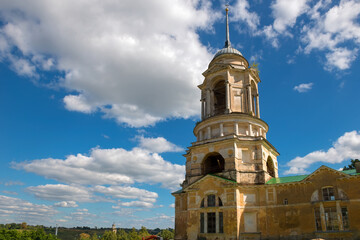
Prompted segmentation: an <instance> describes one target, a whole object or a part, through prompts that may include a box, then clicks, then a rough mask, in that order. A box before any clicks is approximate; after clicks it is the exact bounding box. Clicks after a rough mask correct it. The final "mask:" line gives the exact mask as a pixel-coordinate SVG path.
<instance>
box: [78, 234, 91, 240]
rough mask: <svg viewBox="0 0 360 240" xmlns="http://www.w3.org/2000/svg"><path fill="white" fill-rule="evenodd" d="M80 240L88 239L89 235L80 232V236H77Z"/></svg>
mask: <svg viewBox="0 0 360 240" xmlns="http://www.w3.org/2000/svg"><path fill="white" fill-rule="evenodd" d="M79 239H80V240H88V239H89V240H90V235H89V234H87V233H80V237H79Z"/></svg>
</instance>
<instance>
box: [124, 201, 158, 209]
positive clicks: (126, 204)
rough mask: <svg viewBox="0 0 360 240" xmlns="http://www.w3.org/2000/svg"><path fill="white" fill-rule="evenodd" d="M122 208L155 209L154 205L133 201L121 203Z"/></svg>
mask: <svg viewBox="0 0 360 240" xmlns="http://www.w3.org/2000/svg"><path fill="white" fill-rule="evenodd" d="M119 205H120V206H123V207H139V208H152V207H154V204H153V203H149V202H144V201H131V202H121V203H119Z"/></svg>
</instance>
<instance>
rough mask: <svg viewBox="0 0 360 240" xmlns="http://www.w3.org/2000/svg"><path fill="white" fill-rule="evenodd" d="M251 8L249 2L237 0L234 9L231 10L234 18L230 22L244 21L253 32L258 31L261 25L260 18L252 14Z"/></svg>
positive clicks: (254, 13)
mask: <svg viewBox="0 0 360 240" xmlns="http://www.w3.org/2000/svg"><path fill="white" fill-rule="evenodd" d="M249 8H250V5H249V2H248V1H247V0H237V2H236V3H235V6H234V7H233V9H232V8H231V9H230V11H231V13H232V14H233V17H232V18H231V19H230V20H232V21H239V20H240V21H243V22H245V23H246V24H247V25H248V26H249V28H250V29H251V30H252V31H256V30H257V28H258V26H259V24H260V17H259V16H258V15H257V14H256V12H250V11H249Z"/></svg>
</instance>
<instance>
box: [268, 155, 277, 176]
mask: <svg viewBox="0 0 360 240" xmlns="http://www.w3.org/2000/svg"><path fill="white" fill-rule="evenodd" d="M266 169H267V172H268V173H269V175H270V176H272V177H275V167H274V161H273V160H272V158H271V157H270V156H269V157H268V159H267V161H266Z"/></svg>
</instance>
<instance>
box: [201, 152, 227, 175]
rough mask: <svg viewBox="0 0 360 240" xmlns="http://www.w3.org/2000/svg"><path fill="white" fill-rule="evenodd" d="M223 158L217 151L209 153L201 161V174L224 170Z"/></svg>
mask: <svg viewBox="0 0 360 240" xmlns="http://www.w3.org/2000/svg"><path fill="white" fill-rule="evenodd" d="M224 165H225V160H224V158H223V157H222V156H221V155H220V154H219V153H211V154H209V155H208V156H207V157H205V159H204V161H203V163H202V170H203V171H202V172H203V175H206V174H209V173H219V172H222V171H224Z"/></svg>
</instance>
